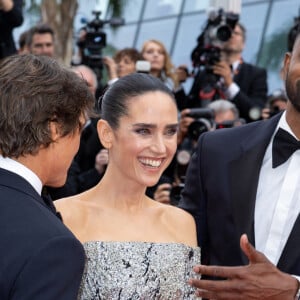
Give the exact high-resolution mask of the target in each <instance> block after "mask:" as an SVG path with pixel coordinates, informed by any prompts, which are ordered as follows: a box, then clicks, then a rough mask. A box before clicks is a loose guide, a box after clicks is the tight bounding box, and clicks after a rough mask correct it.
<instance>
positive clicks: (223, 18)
mask: <svg viewBox="0 0 300 300" xmlns="http://www.w3.org/2000/svg"><path fill="white" fill-rule="evenodd" d="M238 20H239V14H237V13H233V12H229V11H228V12H226V11H225V10H224V9H222V8H220V9H219V10H216V9H214V10H212V11H211V12H210V13H209V17H208V20H207V22H206V25H205V27H204V30H203V31H202V32H201V34H200V35H199V36H198V38H197V42H198V43H197V46H196V47H195V48H194V49H193V51H192V53H191V59H192V64H193V71H192V73H193V74H195V75H196V78H195V80H197V78H198V76H201V85H200V86H198V90H197V89H195V90H194V91H193V94H191V95H190V96H191V97H192V98H195V99H197V98H198V99H199V100H207V101H211V100H216V99H218V98H220V97H221V98H222V96H221V95H220V91H219V86H218V82H219V79H220V76H219V75H217V74H214V72H213V66H214V65H215V64H216V63H217V62H219V61H221V54H222V51H223V49H224V45H225V43H226V42H227V41H228V40H229V39H230V38H231V36H232V32H233V29H234V27H235V26H236V24H237V22H238ZM200 106H202V105H200Z"/></svg>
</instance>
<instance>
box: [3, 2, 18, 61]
mask: <svg viewBox="0 0 300 300" xmlns="http://www.w3.org/2000/svg"><path fill="white" fill-rule="evenodd" d="M22 3H23V1H22V0H0V28H1V34H0V59H1V58H4V57H6V56H9V55H12V54H15V53H16V52H17V50H16V45H15V42H14V39H13V35H12V32H13V29H14V28H15V27H18V26H20V25H21V24H22V23H23V13H22Z"/></svg>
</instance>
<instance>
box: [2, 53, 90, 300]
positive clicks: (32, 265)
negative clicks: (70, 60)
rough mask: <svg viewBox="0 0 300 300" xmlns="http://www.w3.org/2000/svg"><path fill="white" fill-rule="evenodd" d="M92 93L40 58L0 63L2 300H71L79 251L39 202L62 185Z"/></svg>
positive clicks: (45, 202)
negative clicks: (48, 190) (45, 190)
mask: <svg viewBox="0 0 300 300" xmlns="http://www.w3.org/2000/svg"><path fill="white" fill-rule="evenodd" d="M93 105H94V96H93V95H92V94H91V92H90V91H89V89H88V86H87V85H86V83H85V81H84V80H82V79H81V78H80V77H79V76H77V75H76V74H75V73H74V72H73V71H70V70H68V69H67V68H64V67H63V66H61V65H60V64H59V63H58V62H56V61H55V60H54V59H51V58H49V57H45V56H34V55H30V54H28V55H13V56H10V57H8V58H6V59H4V60H3V61H2V62H1V63H0V114H1V118H0V240H1V246H0V299H1V300H8V299H10V300H12V299H14V300H20V299H22V300H29V299H30V300H40V299H43V300H53V299H64V300H65V299H69V300H74V299H76V297H77V292H78V289H79V285H80V282H81V276H82V273H83V269H84V251H83V248H82V245H81V244H80V243H79V241H78V240H77V239H76V238H75V237H74V235H73V234H72V233H71V232H70V231H69V230H68V229H67V228H66V227H65V226H64V225H63V223H62V222H61V220H60V219H59V218H58V216H59V215H56V212H55V208H54V206H53V203H52V201H51V200H50V199H49V198H47V197H42V187H43V186H44V185H48V186H53V187H58V186H61V185H63V184H64V182H65V180H66V176H67V170H68V168H69V166H70V164H71V161H72V159H73V156H74V155H75V154H76V152H77V150H78V147H79V141H80V133H81V130H82V128H83V126H84V124H85V121H86V118H87V116H89V115H91V114H92V109H93Z"/></svg>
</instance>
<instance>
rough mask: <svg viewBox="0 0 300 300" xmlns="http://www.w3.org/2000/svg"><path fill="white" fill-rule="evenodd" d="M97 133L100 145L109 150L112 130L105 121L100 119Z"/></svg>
mask: <svg viewBox="0 0 300 300" xmlns="http://www.w3.org/2000/svg"><path fill="white" fill-rule="evenodd" d="M97 131H98V136H99V139H100V142H101V144H102V145H103V147H104V148H106V149H109V148H111V146H112V140H113V130H112V128H111V127H110V125H109V124H108V122H107V121H105V120H102V119H100V120H99V121H98V123H97Z"/></svg>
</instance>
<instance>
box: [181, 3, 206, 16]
mask: <svg viewBox="0 0 300 300" xmlns="http://www.w3.org/2000/svg"><path fill="white" fill-rule="evenodd" d="M209 2H210V1H209V0H185V5H184V9H183V12H184V13H187V12H195V11H199V10H205V11H206V10H207V8H208V6H209Z"/></svg>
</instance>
